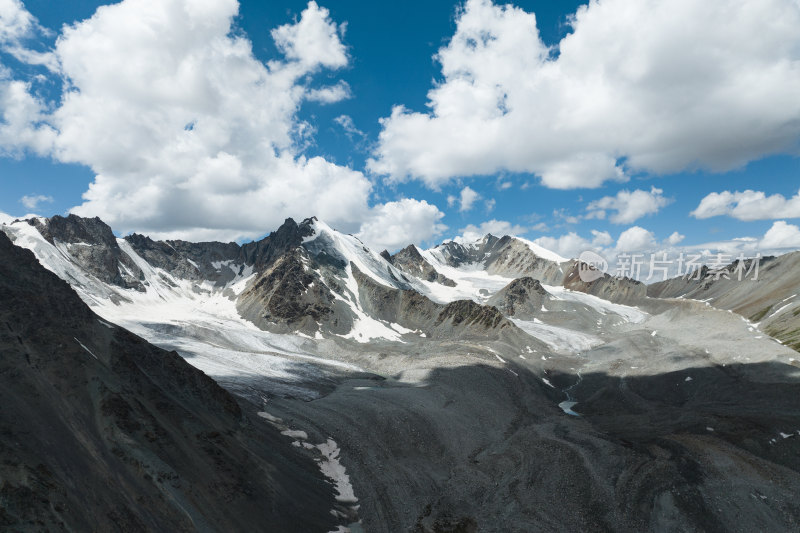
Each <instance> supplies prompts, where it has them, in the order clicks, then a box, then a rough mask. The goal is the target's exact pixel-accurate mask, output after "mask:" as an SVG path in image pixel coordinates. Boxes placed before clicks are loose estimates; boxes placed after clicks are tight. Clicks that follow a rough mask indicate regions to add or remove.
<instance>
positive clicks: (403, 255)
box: [382, 244, 456, 287]
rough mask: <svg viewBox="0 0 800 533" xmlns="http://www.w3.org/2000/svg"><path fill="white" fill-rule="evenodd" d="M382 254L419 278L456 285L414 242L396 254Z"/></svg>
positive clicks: (398, 266) (404, 270) (395, 264)
mask: <svg viewBox="0 0 800 533" xmlns="http://www.w3.org/2000/svg"><path fill="white" fill-rule="evenodd" d="M382 256H383V258H384V259H386V260H387V261H389V262H390V263H391V264H392V265H394V266H396V267H397V268H399V269H400V270H402V271H403V272H405V273H407V274H410V275H412V276H415V277H417V278H419V279H422V280H425V281H430V282H434V283H440V284H442V285H445V286H447V287H455V286H456V283H455V281H453V280H452V279H450V278H448V277H447V276H445V275H443V274H441V273H439V272H437V271H436V269H435V268H433V266H432V265H431V264H430V263H429V262H428V261H426V260H425V258H424V257H422V255H421V254H420V253H419V250H417V247H416V246H415V245H413V244H409V245H408V246H406V247H405V248H403V249H402V250H400V251H399V252H397V253H396V254H394V255H389V254H388V252H387V253H386V255H383V254H382Z"/></svg>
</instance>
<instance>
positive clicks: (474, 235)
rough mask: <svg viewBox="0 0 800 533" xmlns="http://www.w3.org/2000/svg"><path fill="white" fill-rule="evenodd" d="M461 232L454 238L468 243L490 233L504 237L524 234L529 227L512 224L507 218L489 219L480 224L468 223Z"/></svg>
mask: <svg viewBox="0 0 800 533" xmlns="http://www.w3.org/2000/svg"><path fill="white" fill-rule="evenodd" d="M459 231H460V232H461V234H460V235H459V236H457V237H455V238H454V239H453V240H454V241H456V242H462V243H468V242H475V241H477V240H479V239H482V238H483V237H485V236H486V235H488V234H492V235H494V236H495V237H503V236H505V235H522V234H524V233H527V231H528V228H526V227H524V226H520V225H518V224H512V223H511V222H507V221H505V220H496V219H492V220H487V221H485V222H481V223H480V224H479V225H475V224H468V225H467V226H466V227H464V228H461V229H460V230H459Z"/></svg>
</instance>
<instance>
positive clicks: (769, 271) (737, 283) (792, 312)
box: [647, 252, 800, 351]
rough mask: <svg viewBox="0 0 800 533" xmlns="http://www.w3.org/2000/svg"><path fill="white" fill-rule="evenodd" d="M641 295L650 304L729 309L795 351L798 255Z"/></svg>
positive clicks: (696, 276) (695, 276) (733, 267)
mask: <svg viewBox="0 0 800 533" xmlns="http://www.w3.org/2000/svg"><path fill="white" fill-rule="evenodd" d="M756 267H757V270H756ZM740 270H741V271H740ZM754 278H755V279H754ZM647 294H648V296H651V297H654V298H689V299H695V300H702V301H704V302H708V303H709V304H711V305H713V306H714V307H718V308H720V309H730V310H732V311H734V312H735V313H738V314H740V315H742V316H743V317H746V318H747V319H749V320H750V321H752V322H754V323H758V324H759V326H760V328H761V329H762V330H763V331H764V332H766V333H767V334H769V335H772V336H773V337H775V338H777V339H779V340H781V341H782V342H783V343H784V344H786V345H787V346H790V347H792V348H794V349H795V350H798V351H800V252H794V253H789V254H786V255H782V256H779V257H765V258H761V259H760V261H758V262H757V264H756V265H754V264H753V262H752V261H747V262H743V264H742V265H739V263H738V262H733V263H731V264H729V265H727V266H726V267H724V268H720V269H713V270H709V269H708V267H703V268H702V269H701V270H699V271H696V272H693V273H691V274H687V275H685V276H681V277H677V278H673V279H669V280H666V281H662V282H659V283H654V284H653V285H650V286H649V287H648V289H647Z"/></svg>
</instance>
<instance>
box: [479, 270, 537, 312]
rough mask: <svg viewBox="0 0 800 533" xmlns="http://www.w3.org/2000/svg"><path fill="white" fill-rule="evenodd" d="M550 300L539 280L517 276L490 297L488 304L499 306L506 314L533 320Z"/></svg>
mask: <svg viewBox="0 0 800 533" xmlns="http://www.w3.org/2000/svg"><path fill="white" fill-rule="evenodd" d="M549 300H550V293H548V292H547V291H546V290H545V289H544V287H542V284H541V283H539V280H537V279H533V278H531V277H524V278H517V279H515V280H514V281H512V282H511V283H509V284H508V285H506V286H505V287H504V288H503V289H501V290H500V291H498V292H497V294H495V295H494V296H492V297H491V298H489V300H488V302H487V303H488V304H489V305H493V306H495V307H497V308H498V309H499V310H500V311H501V312H502V313H503V314H505V315H506V316H513V317H516V318H520V319H522V320H532V319H533V318H534V317H536V316H537V315H540V314H541V312H542V307H543V306H544V304H545V303H546V302H548V301H549Z"/></svg>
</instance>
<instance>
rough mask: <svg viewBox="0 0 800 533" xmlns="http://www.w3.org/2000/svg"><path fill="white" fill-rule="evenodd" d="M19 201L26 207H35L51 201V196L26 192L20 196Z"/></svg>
mask: <svg viewBox="0 0 800 533" xmlns="http://www.w3.org/2000/svg"><path fill="white" fill-rule="evenodd" d="M19 202H20V203H21V204H22V205H24V206H25V207H27V208H28V209H36V208H37V207H39V204H41V203H49V204H51V203H53V197H52V196H47V195H44V194H28V195H25V196H23V197H22V198H20V199H19Z"/></svg>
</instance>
